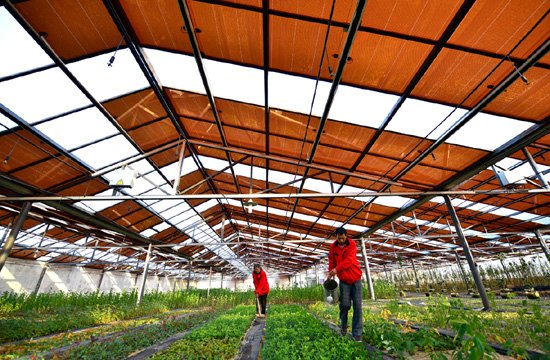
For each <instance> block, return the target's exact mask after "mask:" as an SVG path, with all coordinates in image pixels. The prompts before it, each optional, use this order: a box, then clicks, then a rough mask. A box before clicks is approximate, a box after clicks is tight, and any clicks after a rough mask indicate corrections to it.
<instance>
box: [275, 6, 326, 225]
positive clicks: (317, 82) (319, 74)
mask: <svg viewBox="0 0 550 360" xmlns="http://www.w3.org/2000/svg"><path fill="white" fill-rule="evenodd" d="M335 4H336V0H333V1H332V7H331V9H330V15H329V19H328V23H327V31H326V33H325V41H324V43H323V51H322V52H321V61H320V62H319V67H318V70H317V77H316V78H315V88H314V90H313V98H312V99H311V105H310V108H309V114H308V116H307V123H306V128H305V131H304V138H303V140H302V146H301V148H300V155H299V156H298V163H297V165H296V171H295V172H294V180H293V181H296V177H297V176H298V169H299V168H300V161H301V160H302V155H303V154H304V147H305V144H306V141H307V132H308V130H309V124H310V122H311V115H312V113H313V105H314V103H315V98H316V96H317V88H318V86H319V80H320V79H321V71H322V69H323V61H324V59H325V54H327V59H328V53H327V43H328V36H329V34H330V27H331V24H332V17H333V15H334V7H335ZM327 62H328V61H327ZM329 73H331V74H332V69H331V68H330V65H329ZM289 206H290V202H289V203H288V205H287V208H286V210H285V217H286V216H287V214H288V209H289Z"/></svg>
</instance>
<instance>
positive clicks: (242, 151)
mask: <svg viewBox="0 0 550 360" xmlns="http://www.w3.org/2000/svg"><path fill="white" fill-rule="evenodd" d="M187 142H188V143H190V144H193V145H200V146H204V147H208V148H211V149H216V150H226V151H229V152H233V153H237V154H243V155H249V156H254V157H257V158H260V159H265V160H266V161H269V160H273V161H277V162H281V163H283V164H289V165H295V166H301V167H305V168H308V169H315V170H322V171H327V172H328V173H329V174H330V173H334V174H340V175H346V176H351V177H354V178H358V179H363V180H371V181H377V182H381V183H384V184H389V185H396V186H402V185H403V184H401V183H399V182H396V181H391V180H388V179H383V178H380V177H376V176H370V175H366V174H358V173H353V172H349V171H345V170H342V169H340V168H337V167H332V166H327V165H319V164H308V163H305V162H303V161H299V160H294V159H289V158H284V157H282V156H277V155H266V154H263V153H260V152H255V151H251V150H246V149H238V148H234V147H230V146H221V145H218V144H214V143H211V142H208V141H204V140H187Z"/></svg>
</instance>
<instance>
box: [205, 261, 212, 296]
mask: <svg viewBox="0 0 550 360" xmlns="http://www.w3.org/2000/svg"><path fill="white" fill-rule="evenodd" d="M211 285H212V266H210V272H209V273H208V291H207V292H206V297H207V298H208V297H210V286H211Z"/></svg>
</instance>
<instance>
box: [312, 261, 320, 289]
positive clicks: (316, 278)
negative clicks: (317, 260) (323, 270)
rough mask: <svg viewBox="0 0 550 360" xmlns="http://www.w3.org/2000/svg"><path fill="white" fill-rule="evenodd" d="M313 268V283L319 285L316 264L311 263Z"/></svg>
mask: <svg viewBox="0 0 550 360" xmlns="http://www.w3.org/2000/svg"><path fill="white" fill-rule="evenodd" d="M313 268H314V270H315V285H319V274H317V264H313Z"/></svg>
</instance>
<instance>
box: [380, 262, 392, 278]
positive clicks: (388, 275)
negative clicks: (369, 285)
mask: <svg viewBox="0 0 550 360" xmlns="http://www.w3.org/2000/svg"><path fill="white" fill-rule="evenodd" d="M382 266H384V273H385V274H386V280H387V281H391V280H390V274H389V273H388V270H387V269H386V264H383V265H382Z"/></svg>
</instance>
